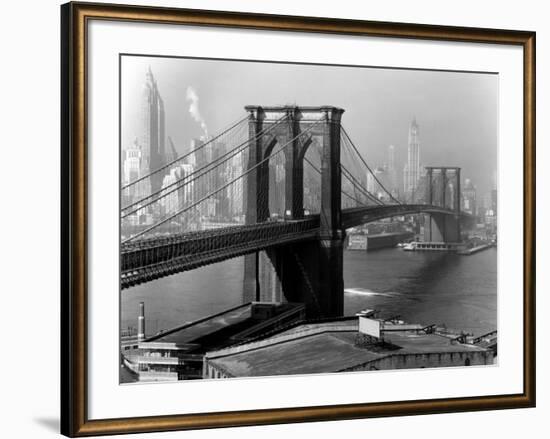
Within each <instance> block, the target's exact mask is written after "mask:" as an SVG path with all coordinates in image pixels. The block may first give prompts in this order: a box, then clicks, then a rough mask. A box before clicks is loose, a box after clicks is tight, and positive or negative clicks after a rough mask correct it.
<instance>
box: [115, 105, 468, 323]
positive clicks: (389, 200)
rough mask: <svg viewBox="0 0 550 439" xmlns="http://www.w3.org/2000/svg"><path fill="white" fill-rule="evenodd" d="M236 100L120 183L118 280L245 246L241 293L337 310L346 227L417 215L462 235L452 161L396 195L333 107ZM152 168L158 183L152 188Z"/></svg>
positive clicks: (133, 281) (431, 236)
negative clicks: (239, 111)
mask: <svg viewBox="0 0 550 439" xmlns="http://www.w3.org/2000/svg"><path fill="white" fill-rule="evenodd" d="M246 110H247V112H248V115H247V117H246V118H243V119H241V120H240V121H238V122H236V123H235V124H233V125H231V126H230V127H229V128H228V129H226V130H224V131H222V133H220V134H219V135H218V136H215V137H213V138H212V139H210V140H207V141H205V142H203V143H201V144H198V145H195V148H194V149H193V151H190V152H189V153H187V154H184V155H182V156H180V157H178V158H176V159H175V160H173V161H172V162H170V163H167V164H166V165H164V166H162V167H160V168H159V169H157V170H155V171H154V172H152V173H151V174H149V175H146V176H142V177H140V178H138V179H136V180H134V181H132V182H128V183H127V184H125V185H124V186H123V187H122V197H121V198H122V200H123V202H122V206H123V207H122V209H121V221H122V234H123V241H122V244H121V286H122V288H128V287H131V286H133V285H137V284H141V283H144V282H150V281H153V280H155V279H159V278H162V277H165V276H169V275H171V274H174V273H178V272H183V271H188V270H192V269H195V268H198V267H201V266H205V265H209V264H213V263H216V262H220V261H223V260H226V259H230V258H234V257H237V256H245V264H244V265H245V267H244V285H243V301H244V302H248V301H251V300H262V301H283V300H288V301H293V302H302V303H304V304H305V305H306V312H307V314H308V315H309V316H317V317H331V316H339V315H342V313H343V289H344V288H343V241H344V237H345V230H346V229H348V228H351V227H355V226H358V225H361V224H366V223H369V222H372V221H376V220H379V219H382V218H390V217H395V216H403V215H412V214H426V227H425V231H426V237H427V239H428V240H430V241H439V242H459V241H460V240H461V230H460V224H461V219H462V218H464V216H465V214H463V213H462V212H461V211H460V196H459V195H460V169H459V168H456V167H452V168H451V167H429V168H426V175H425V176H424V177H423V180H422V184H421V185H419V187H418V188H417V191H416V194H415V197H414V199H413V200H411V202H410V203H409V204H403V203H401V202H399V201H398V200H397V198H396V197H395V194H392V193H390V192H389V191H388V190H387V189H386V188H385V187H384V185H383V184H382V182H380V181H379V180H378V178H377V176H376V174H375V173H373V172H372V169H371V168H370V166H369V165H368V164H367V162H366V161H365V159H364V158H363V157H362V155H361V154H360V153H359V150H358V148H357V147H356V146H355V144H354V143H353V142H352V140H351V138H350V136H349V135H348V133H347V132H346V131H345V129H344V128H343V126H342V124H341V118H342V114H343V112H344V110H342V109H340V108H336V107H330V106H324V107H296V106H284V107H257V106H249V107H246ZM153 179H154V180H155V181H159V179H162V180H163V184H162V188H161V189H157V190H155V191H152V190H151V183H150V182H151V181H153ZM368 179H370V180H371V186H373V185H374V186H375V187H376V188H377V191H376V193H373V192H372V191H369V190H368V187H367V186H369V185H368V184H367V180H368ZM212 218H214V221H212V220H211V219H212Z"/></svg>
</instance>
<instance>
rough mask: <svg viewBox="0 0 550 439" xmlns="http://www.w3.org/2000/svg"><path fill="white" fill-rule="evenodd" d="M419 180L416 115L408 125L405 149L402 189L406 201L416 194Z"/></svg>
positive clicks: (418, 133) (418, 145)
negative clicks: (407, 144)
mask: <svg viewBox="0 0 550 439" xmlns="http://www.w3.org/2000/svg"><path fill="white" fill-rule="evenodd" d="M419 180H420V131H419V127H418V124H417V123H416V117H415V118H414V119H413V121H412V122H411V124H410V126H409V147H408V151H407V163H406V164H405V168H404V170H403V186H404V187H403V189H404V191H405V197H406V199H407V200H408V201H412V200H413V199H414V197H415V195H416V189H417V188H418V182H419Z"/></svg>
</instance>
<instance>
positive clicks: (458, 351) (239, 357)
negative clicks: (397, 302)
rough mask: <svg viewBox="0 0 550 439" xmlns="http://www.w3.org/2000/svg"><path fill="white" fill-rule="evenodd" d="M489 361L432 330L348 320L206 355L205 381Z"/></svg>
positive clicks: (489, 355) (482, 351) (486, 354)
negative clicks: (206, 379)
mask: <svg viewBox="0 0 550 439" xmlns="http://www.w3.org/2000/svg"><path fill="white" fill-rule="evenodd" d="M493 357H494V353H493V351H492V350H490V349H486V348H484V347H480V346H477V345H475V344H474V343H473V342H467V340H465V339H460V340H457V338H456V337H453V336H449V335H443V334H439V333H437V331H435V330H434V327H433V326H430V327H423V326H422V325H419V324H406V323H403V322H401V321H399V322H398V323H393V322H388V321H384V320H381V319H373V318H368V317H346V318H340V319H334V320H330V321H323V322H317V323H304V324H299V325H297V326H295V327H293V328H290V329H287V330H283V331H280V332H278V333H277V334H274V335H272V336H270V337H267V338H263V339H259V340H256V341H252V342H249V343H245V344H241V345H239V346H234V347H228V348H226V349H221V350H217V351H213V352H208V353H207V354H206V355H205V358H204V372H203V378H231V377H247V376H269V375H292V374H310V373H331V372H348V371H365V370H385V369H406V368H424V367H445V366H469V365H486V364H492V363H493Z"/></svg>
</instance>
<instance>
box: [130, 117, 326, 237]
mask: <svg viewBox="0 0 550 439" xmlns="http://www.w3.org/2000/svg"><path fill="white" fill-rule="evenodd" d="M320 122H321V120H319V121H317V122H315V123H314V124H312V125H311V126H309V127H308V128H307V129H306V130H305V131H302V132H300V133H299V134H297V135H296V136H295V137H293V138H292V139H290V140H289V141H288V142H286V143H285V144H284V145H283V146H281V148H280V149H279V150H277V151H276V152H274V153H272V154H271V155H270V156H268V157H265V158H264V159H263V160H261V161H259V162H258V163H256V164H255V165H254V166H252V167H251V168H249V169H247V170H246V171H245V172H243V173H242V174H241V175H239V176H238V177H236V178H234V179H232V180H230V181H228V182H227V183H225V184H224V185H222V186H221V187H219V188H218V189H215V190H214V191H212V192H210V193H209V194H207V195H205V196H204V197H202V198H201V199H200V200H198V201H196V202H194V203H192V204H191V205H189V206H186V207H184V208H183V209H180V210H179V211H177V212H175V213H173V214H172V215H170V216H168V217H167V218H164V219H163V220H161V221H159V222H158V223H156V224H153V225H152V226H151V227H148V228H146V229H145V230H142V231H141V232H139V233H137V234H135V235H133V236H131V237H129V238H128V239H126V240H124V241H122V244H125V243H127V242H129V241H132V240H134V239H136V238H137V237H139V236H143V235H145V234H146V233H149V232H150V231H151V230H153V229H155V228H157V227H158V226H160V225H162V224H165V223H167V222H168V221H170V220H171V219H173V218H175V217H176V216H178V215H181V214H182V213H184V212H186V211H188V210H191V209H193V208H194V207H196V206H197V205H199V204H200V203H202V202H203V201H205V200H207V199H208V198H210V197H211V196H213V195H216V194H217V193H219V192H221V191H222V190H224V189H225V188H226V187H228V186H230V185H231V184H233V183H235V182H236V181H237V180H239V179H241V178H243V177H245V176H246V175H248V174H249V173H251V172H252V171H254V170H255V169H256V168H258V167H260V166H261V165H263V164H264V163H265V162H267V161H269V159H270V158H271V157H274V156H275V155H277V154H279V153H280V152H281V151H283V150H285V149H286V148H287V147H288V145H291V144H292V143H293V142H294V141H295V140H296V139H297V138H298V137H300V136H302V135H303V134H306V133H308V132H309V131H311V130H312V129H313V128H314V127H315V126H316V125H318V124H319V123H320Z"/></svg>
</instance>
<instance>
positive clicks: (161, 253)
mask: <svg viewBox="0 0 550 439" xmlns="http://www.w3.org/2000/svg"><path fill="white" fill-rule="evenodd" d="M418 213H435V214H444V215H454V214H455V213H454V211H453V210H450V209H446V208H442V207H438V206H431V205H425V204H408V205H404V204H399V205H397V204H396V205H384V206H369V207H360V208H351V209H344V210H342V225H343V228H344V229H348V228H350V227H355V226H358V225H361V224H366V223H369V222H373V221H376V220H379V219H382V218H389V217H392V216H400V215H411V214H418ZM463 215H464V214H463ZM318 235H319V215H311V216H308V217H306V218H303V219H299V220H286V221H273V222H272V221H269V222H265V223H259V224H253V225H241V226H232V227H225V228H220V229H214V230H204V231H200V232H191V233H185V234H174V235H170V236H168V237H162V236H161V237H154V238H148V239H140V240H136V241H134V242H128V243H125V244H123V245H122V247H121V261H120V263H121V288H123V289H124V288H129V287H131V286H134V285H139V284H141V283H145V282H150V281H152V280H155V279H160V278H162V277H165V276H169V275H171V274H175V273H180V272H183V271H189V270H192V269H194V268H198V267H201V266H204V265H209V264H213V263H216V262H220V261H223V260H226V259H231V258H235V257H237V256H243V255H246V254H249V253H254V252H256V251H259V250H263V249H266V248H268V247H275V246H280V245H285V244H290V243H297V242H300V241H306V240H312V239H318Z"/></svg>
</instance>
